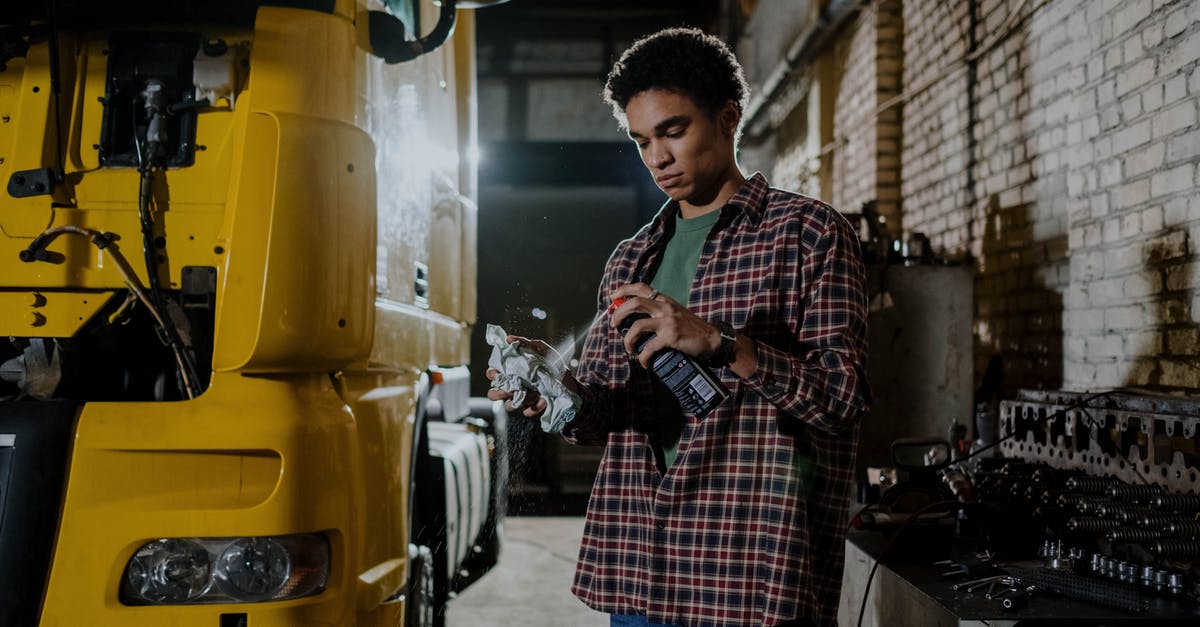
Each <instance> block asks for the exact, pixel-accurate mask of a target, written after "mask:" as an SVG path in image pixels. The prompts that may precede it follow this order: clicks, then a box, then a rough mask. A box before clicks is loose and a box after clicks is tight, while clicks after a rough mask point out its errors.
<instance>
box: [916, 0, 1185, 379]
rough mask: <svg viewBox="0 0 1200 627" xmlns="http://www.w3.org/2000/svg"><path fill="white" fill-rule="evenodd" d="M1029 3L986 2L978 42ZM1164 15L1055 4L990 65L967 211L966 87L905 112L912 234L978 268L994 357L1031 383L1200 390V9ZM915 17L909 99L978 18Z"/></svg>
mask: <svg viewBox="0 0 1200 627" xmlns="http://www.w3.org/2000/svg"><path fill="white" fill-rule="evenodd" d="M963 4H965V3H963ZM1016 4H1019V3H1014V2H1011V1H1007V2H1006V1H1004V0H983V1H982V2H981V3H980V9H981V10H980V20H981V22H982V25H981V27H980V29H979V31H978V39H979V40H980V41H985V40H987V39H988V37H989V36H990V35H991V33H994V32H995V29H997V28H999V25H1000V24H1001V23H1002V22H1003V21H1004V17H1005V16H1006V15H1007V14H1008V11H1009V10H1011V8H1012V7H1013V6H1015V5H1016ZM1156 4H1157V6H1152V5H1151V3H1150V2H1148V1H1144V0H1142V1H1137V0H1124V1H1110V2H1091V1H1082V0H1052V1H1051V2H1049V3H1047V4H1045V5H1041V6H1039V8H1038V9H1037V11H1036V13H1034V14H1033V15H1032V16H1028V17H1026V18H1025V19H1024V20H1022V21H1021V22H1019V23H1018V26H1017V28H1016V29H1015V30H1014V32H1012V33H1011V34H1010V35H1009V36H1008V37H1007V38H1005V40H1004V41H1003V42H1002V43H1001V44H999V45H997V46H996V48H995V49H994V50H992V51H991V52H989V53H987V54H985V55H983V57H982V58H981V59H980V63H979V70H978V79H979V80H978V88H977V92H976V95H977V96H976V102H977V104H976V109H975V110H976V114H977V116H978V121H977V125H976V140H977V145H976V151H975V155H974V156H975V159H976V162H977V165H976V167H975V170H974V172H973V174H974V180H975V187H974V192H975V194H974V196H975V201H976V202H975V205H974V206H963V205H961V204H956V203H961V202H962V200H963V195H962V194H961V191H962V190H963V182H964V179H965V177H966V167H967V165H966V164H967V156H966V155H965V147H963V146H962V145H961V142H960V141H957V139H958V138H960V137H961V136H962V135H963V134H964V133H965V130H966V116H965V114H964V113H962V111H961V109H959V108H958V107H956V106H954V105H955V104H959V103H962V102H963V99H964V97H965V94H966V83H965V76H962V77H957V76H956V77H953V78H951V79H948V80H943V81H941V82H939V83H938V84H937V85H936V86H935V87H933V88H931V89H930V90H928V91H927V92H926V93H924V94H921V95H920V96H919V97H918V98H914V99H913V100H912V101H910V102H909V103H908V104H907V106H906V108H905V111H904V141H903V144H904V149H903V155H902V157H903V159H902V163H903V173H904V176H903V179H902V190H903V208H902V212H903V216H904V226H905V229H906V230H910V231H914V230H919V231H925V232H927V233H928V234H929V235H930V237H931V239H932V240H933V242H934V243H935V245H936V246H939V247H940V248H941V250H942V252H944V253H945V254H947V255H949V256H956V255H963V254H965V253H967V252H970V253H972V254H973V256H974V257H975V261H976V262H977V264H978V269H979V280H978V284H977V290H976V291H977V298H978V309H977V314H976V319H977V339H978V340H979V343H978V344H977V347H978V351H977V353H978V354H977V358H978V360H979V362H980V363H983V362H984V361H985V360H986V359H987V358H988V357H990V356H991V354H994V353H997V352H1000V353H1003V354H1005V356H1006V359H1007V362H1008V366H1009V373H1010V375H1012V376H1010V381H1009V382H1010V383H1011V384H1013V385H1028V386H1034V387H1040V386H1045V387H1056V386H1058V385H1061V386H1063V387H1067V388H1074V389H1099V388H1107V387H1116V386H1144V387H1151V388H1159V389H1189V390H1196V389H1200V368H1198V367H1200V351H1198V350H1197V343H1198V342H1197V341H1196V336H1197V334H1198V333H1200V332H1198V331H1197V326H1198V324H1197V320H1198V319H1200V310H1198V309H1197V308H1196V304H1197V302H1198V301H1200V298H1198V294H1200V267H1197V257H1196V250H1195V246H1196V242H1197V238H1200V222H1198V219H1200V211H1198V210H1197V206H1198V205H1200V200H1197V187H1196V186H1197V183H1198V182H1200V180H1198V178H1197V177H1198V176H1200V174H1198V172H1197V166H1198V161H1200V126H1198V125H1200V78H1197V75H1198V74H1200V68H1198V66H1200V63H1198V62H1197V60H1198V59H1200V3H1196V2H1187V1H1185V0H1175V1H1169V2H1159V3H1156ZM904 11H905V14H904V18H905V26H906V32H905V68H904V83H905V85H906V86H908V85H913V84H916V83H918V82H919V81H921V80H922V77H924V76H927V75H929V73H930V72H931V71H934V70H933V69H931V68H936V67H940V66H941V65H942V64H943V63H944V59H945V55H943V54H941V53H940V52H939V51H937V50H930V48H929V41H930V38H931V36H930V33H942V34H945V35H948V36H951V37H954V35H955V33H959V32H960V31H959V28H962V27H963V26H964V25H965V23H966V18H965V16H964V15H958V16H954V15H950V14H948V13H947V9H946V7H945V6H944V5H943V4H941V3H926V2H919V1H909V2H905V3H904ZM957 38H958V39H961V36H959V37H957ZM931 137H932V139H933V140H934V141H931ZM936 140H940V141H936ZM933 151H938V152H937V153H935V154H937V156H938V159H937V160H936V161H935V160H931V159H930V158H929V155H930V153H931V152H933ZM947 152H952V153H954V154H957V155H962V156H961V157H960V158H957V159H950V158H947V157H948V155H947V154H946V153H947ZM956 215H957V216H965V218H963V219H959V220H952V219H950V217H951V216H956ZM952 224H962V225H964V226H962V227H958V226H953V227H952V226H951V225H952ZM964 231H965V232H964ZM1023 303H1024V304H1023ZM1031 314H1033V315H1035V316H1037V317H1038V318H1039V319H1042V320H1043V321H1044V320H1046V319H1050V318H1058V319H1059V320H1061V324H1060V325H1055V324H1052V323H1051V324H1043V325H1040V326H1039V327H1038V328H1036V329H1035V328H1033V327H1032V326H1031V325H1029V324H1023V323H1022V318H1025V317H1028V316H1030V315H1031Z"/></svg>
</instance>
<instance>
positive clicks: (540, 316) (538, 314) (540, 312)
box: [529, 307, 546, 320]
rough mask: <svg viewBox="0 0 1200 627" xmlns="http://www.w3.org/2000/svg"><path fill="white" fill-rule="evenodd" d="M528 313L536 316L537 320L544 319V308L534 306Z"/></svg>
mask: <svg viewBox="0 0 1200 627" xmlns="http://www.w3.org/2000/svg"><path fill="white" fill-rule="evenodd" d="M529 313H530V314H531V315H533V317H534V318H537V319H538V320H545V319H546V310H545V309H542V308H541V307H534V308H533V311H531V312H529Z"/></svg>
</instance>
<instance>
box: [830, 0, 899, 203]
mask: <svg viewBox="0 0 1200 627" xmlns="http://www.w3.org/2000/svg"><path fill="white" fill-rule="evenodd" d="M901 10H902V3H901V2H900V0H885V1H882V2H878V3H876V4H875V5H873V6H872V7H870V9H868V10H866V11H863V12H862V13H861V14H860V15H859V16H858V18H857V19H856V20H855V21H854V22H853V23H852V24H851V25H850V26H849V27H847V28H846V30H845V31H844V33H843V34H842V35H841V36H840V37H839V38H838V39H837V40H835V42H834V48H833V56H834V58H835V59H836V60H837V61H836V64H837V65H839V66H840V68H839V69H840V70H841V71H840V72H838V75H839V76H840V80H839V81H838V84H837V87H836V96H835V98H834V100H835V106H834V110H833V142H834V143H835V145H836V149H835V150H833V151H832V153H831V157H830V158H828V159H827V163H829V166H828V167H831V168H832V170H833V172H832V176H833V181H834V183H833V185H832V195H831V198H832V204H833V206H835V207H837V208H839V209H840V210H842V211H846V212H857V211H859V209H860V208H861V207H862V204H863V203H864V202H867V201H869V200H874V201H876V204H877V210H878V211H879V212H880V214H881V215H883V216H885V217H887V218H888V219H889V221H891V222H892V223H894V224H898V219H899V215H900V152H899V140H900V114H901V111H902V109H901V108H900V107H895V108H890V109H888V110H886V111H883V112H882V113H881V114H879V115H877V110H878V108H879V107H880V105H881V104H883V103H884V102H887V101H888V100H889V99H891V98H892V97H894V96H896V95H897V94H898V93H899V88H900V76H901V69H902V59H903V49H902V37H903V23H902V14H901ZM827 146H828V144H827Z"/></svg>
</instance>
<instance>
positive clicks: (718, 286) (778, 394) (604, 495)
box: [563, 174, 870, 627]
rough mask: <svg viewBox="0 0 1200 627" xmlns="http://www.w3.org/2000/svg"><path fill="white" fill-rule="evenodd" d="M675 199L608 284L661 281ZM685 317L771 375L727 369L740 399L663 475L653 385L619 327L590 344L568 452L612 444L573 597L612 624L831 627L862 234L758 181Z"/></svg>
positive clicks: (853, 426) (708, 260)
mask: <svg viewBox="0 0 1200 627" xmlns="http://www.w3.org/2000/svg"><path fill="white" fill-rule="evenodd" d="M677 211H678V205H677V204H676V203H674V202H669V203H667V205H665V206H664V208H663V209H662V210H661V211H660V212H659V214H658V216H657V217H655V219H654V220H653V221H652V222H651V223H650V224H648V225H646V226H645V227H643V228H642V229H641V230H640V231H639V232H638V233H637V235H636V236H635V237H633V238H632V239H629V240H626V241H624V242H622V243H621V244H620V245H618V246H617V249H616V250H615V251H614V252H613V255H612V257H611V258H610V259H609V261H608V265H607V267H606V269H605V273H604V278H603V280H602V282H601V284H600V290H599V302H598V303H597V306H598V307H599V308H601V309H603V308H606V307H607V306H608V304H609V301H610V297H609V295H610V294H611V293H612V292H613V291H614V290H616V289H617V288H619V287H621V286H623V285H627V284H629V283H635V282H639V281H642V282H649V279H650V277H651V276H652V274H653V272H654V269H655V265H656V263H657V262H658V261H659V259H660V257H661V254H662V250H663V247H664V246H665V245H666V242H667V241H668V240H669V239H670V235H671V233H670V229H671V228H672V226H673V224H674V217H675V213H676V212H677ZM721 212H722V215H721V217H720V219H719V220H718V221H717V224H716V226H715V227H713V230H712V232H711V233H710V234H709V236H708V240H707V241H706V242H705V244H704V250H703V252H702V253H701V256H700V262H699V265H698V267H697V270H696V276H695V279H694V281H693V284H692V292H691V298H690V301H689V303H688V308H689V309H690V310H691V311H692V312H693V313H695V314H696V315H697V316H699V317H701V318H703V319H706V320H709V321H716V320H723V321H726V322H729V323H730V324H732V325H733V327H734V328H735V329H736V330H737V331H738V332H739V333H742V334H744V335H746V336H749V337H750V338H752V339H753V340H754V341H755V343H756V344H757V348H758V370H757V372H756V373H755V374H754V375H752V376H751V377H750V378H748V379H741V378H738V377H737V376H735V375H734V374H733V373H732V371H730V370H729V368H720V369H718V370H717V371H716V374H717V375H718V376H719V378H720V379H721V380H722V381H723V382H724V383H725V385H726V386H727V387H728V388H729V389H730V391H731V393H732V396H731V398H730V399H729V400H727V401H726V402H725V404H723V405H722V406H721V407H719V408H717V409H716V410H715V411H713V412H712V413H710V414H709V415H708V416H707V417H705V418H704V419H702V420H699V419H697V418H696V417H695V416H691V415H685V416H684V422H685V424H684V428H683V434H682V436H681V438H680V442H679V456H678V458H677V459H676V461H675V463H674V464H673V465H672V466H671V467H670V468H669V469H668V470H667V472H666V473H665V474H662V473H660V472H659V469H658V466H657V463H656V461H655V454H654V446H655V444H654V442H653V441H652V439H651V438H652V436H651V435H650V434H651V433H653V431H654V430H653V428H652V427H651V426H650V425H652V423H653V421H654V420H655V419H656V415H655V410H654V407H655V404H654V400H653V398H652V397H653V391H652V389H651V384H650V379H649V377H650V376H652V375H650V374H649V373H648V372H646V371H645V370H643V369H642V368H641V367H640V366H639V365H636V364H635V363H632V362H631V360H630V358H629V356H628V354H627V353H626V351H625V348H624V346H623V345H622V343H621V336H620V334H619V333H618V331H617V330H616V328H615V327H613V326H612V324H611V321H610V320H609V319H608V318H605V319H603V320H602V321H601V322H599V323H597V324H596V325H595V326H594V328H593V329H592V330H591V332H590V333H589V335H588V338H587V340H586V342H585V345H584V349H583V355H582V359H581V360H580V362H581V363H580V368H579V372H578V373H577V374H576V378H577V379H578V380H579V381H580V383H581V384H582V386H581V388H582V389H581V393H582V396H583V407H582V411H581V413H580V414H579V415H578V416H577V417H576V418H575V420H574V421H573V422H572V423H570V424H569V425H568V426H567V428H566V429H565V430H564V433H563V435H564V436H565V437H566V438H567V439H568V440H569V441H571V442H575V443H588V444H592V443H594V444H605V445H606V446H605V449H604V456H603V458H602V459H601V461H600V467H599V471H598V474H597V477H596V481H595V485H594V487H593V489H592V494H591V499H590V502H589V505H588V512H587V520H586V524H585V528H584V536H583V541H582V546H581V548H580V553H579V562H578V566H577V569H576V575H575V582H574V585H573V586H572V591H573V592H574V593H575V595H576V596H578V597H579V598H580V599H581V600H583V602H584V603H586V604H587V605H588V606H590V607H592V608H593V609H596V610H598V611H602V612H608V613H617V614H645V615H647V616H648V617H649V619H650V621H651V622H657V623H681V624H683V625H685V626H687V627H697V626H702V625H714V626H716V625H720V626H729V625H775V624H778V623H781V622H784V621H787V620H792V619H800V620H803V621H809V622H813V623H815V624H821V625H825V624H833V623H834V622H835V619H836V614H837V608H838V601H839V599H838V595H839V590H840V587H841V574H842V562H843V550H844V537H845V528H846V525H847V522H848V518H849V517H848V509H849V507H850V498H851V492H852V483H853V470H854V457H855V448H856V445H857V442H858V418H859V417H860V416H861V415H862V414H863V413H864V412H865V411H866V409H867V405H868V403H869V396H870V393H869V390H868V386H867V380H866V372H865V370H866V302H865V296H864V289H863V283H864V271H863V266H862V261H861V257H860V253H859V247H858V239H857V237H856V236H855V232H854V230H853V229H852V228H851V227H850V225H849V224H848V223H847V221H846V220H845V219H844V218H843V217H842V216H841V215H840V214H839V213H838V212H837V211H835V210H833V209H832V208H831V207H829V206H828V205H826V204H824V203H821V202H819V201H816V200H813V199H811V198H807V197H804V196H800V195H798V194H794V193H791V192H787V191H782V190H778V189H773V188H771V187H769V185H768V183H767V181H766V179H764V178H763V177H762V175H760V174H756V175H754V176H753V177H752V178H750V179H748V180H747V181H746V183H745V184H744V185H743V186H742V187H741V188H740V189H739V190H738V192H737V193H736V194H735V195H734V196H733V197H732V198H731V199H730V200H729V202H728V203H727V204H726V205H725V206H724V207H723V208H722V209H721Z"/></svg>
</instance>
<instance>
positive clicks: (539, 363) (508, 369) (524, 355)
mask: <svg viewBox="0 0 1200 627" xmlns="http://www.w3.org/2000/svg"><path fill="white" fill-rule="evenodd" d="M486 336H487V343H488V344H491V345H492V356H491V358H489V359H488V366H489V367H491V368H495V369H496V371H497V372H499V374H497V375H496V378H495V379H494V380H493V381H492V387H494V388H497V389H501V390H504V391H506V392H512V395H513V396H512V404H513V405H514V406H520V405H521V403H522V402H524V401H525V395H526V394H527V393H529V392H537V393H538V394H540V395H541V396H542V398H544V399H546V411H545V412H544V413H542V431H545V432H546V433H559V432H561V431H562V429H563V427H564V426H566V424H567V423H568V422H571V420H573V419H574V418H575V413H576V412H578V411H579V404H580V403H581V401H580V399H579V396H578V395H576V394H575V393H574V392H572V391H570V390H568V389H567V388H566V386H564V385H563V383H562V377H563V373H564V372H565V371H566V366H565V365H564V364H563V363H562V360H561V359H549V358H547V357H545V356H542V355H539V354H537V353H535V352H533V351H532V350H529V349H527V348H522V347H521V344H520V343H519V342H513V343H512V344H509V343H508V333H505V332H504V329H502V328H500V327H499V326H496V325H494V324H489V325H487V334H486Z"/></svg>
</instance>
